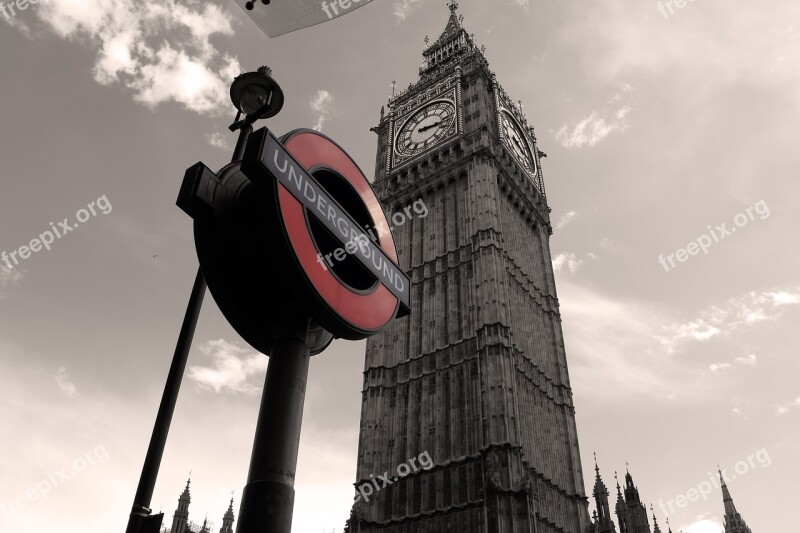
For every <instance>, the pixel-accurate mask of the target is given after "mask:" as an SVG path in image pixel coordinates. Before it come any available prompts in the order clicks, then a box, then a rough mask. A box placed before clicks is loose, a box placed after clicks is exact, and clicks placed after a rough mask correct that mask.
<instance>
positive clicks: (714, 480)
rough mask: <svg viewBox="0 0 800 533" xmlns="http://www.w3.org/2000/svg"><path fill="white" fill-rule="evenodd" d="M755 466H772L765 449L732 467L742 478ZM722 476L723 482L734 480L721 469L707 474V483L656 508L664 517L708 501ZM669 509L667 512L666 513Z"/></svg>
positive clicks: (732, 476) (702, 483) (699, 484)
mask: <svg viewBox="0 0 800 533" xmlns="http://www.w3.org/2000/svg"><path fill="white" fill-rule="evenodd" d="M756 464H758V466H760V467H761V468H767V467H768V466H770V465H771V464H772V458H771V457H770V456H769V452H768V451H767V449H766V448H761V449H760V450H757V451H756V452H754V453H751V454H750V455H748V456H747V460H744V459H743V460H741V461H739V462H737V463H736V464H735V465H733V469H734V470H735V471H736V474H737V475H739V476H743V475H744V474H746V473H747V472H749V471H750V470H751V469H753V468H755V467H756ZM720 475H721V476H722V479H724V480H725V482H726V483H727V482H729V481H733V480H734V479H736V475H733V474H731V475H730V476H728V474H727V470H725V469H722V470H720V471H719V473H718V474H717V473H714V474H712V473H709V474H708V481H701V482H700V483H698V484H697V486H696V487H692V488H691V489H689V490H687V491H686V493H685V494H680V495H678V496H676V497H675V498H672V499H671V500H668V501H666V502H665V501H664V500H659V501H658V508H659V509H661V512H662V513H664V514H665V515H668V514H672V513H674V512H675V507H677V508H678V509H683V508H684V507H686V506H687V505H689V503H691V502H696V501H697V500H699V499H700V498H702V499H703V500H708V495H709V494H711V492H712V491H719V490H720V484H719V476H720ZM667 509H669V512H667Z"/></svg>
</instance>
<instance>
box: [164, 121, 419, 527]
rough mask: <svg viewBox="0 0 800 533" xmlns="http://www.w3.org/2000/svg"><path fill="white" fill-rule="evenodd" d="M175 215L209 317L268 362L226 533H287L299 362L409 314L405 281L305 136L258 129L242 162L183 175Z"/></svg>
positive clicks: (352, 195)
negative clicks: (237, 503)
mask: <svg viewBox="0 0 800 533" xmlns="http://www.w3.org/2000/svg"><path fill="white" fill-rule="evenodd" d="M178 205H179V206H180V207H181V208H182V209H184V211H186V212H187V213H188V214H189V215H190V216H191V217H192V218H193V219H194V226H195V243H196V247H197V253H198V258H199V260H200V265H201V268H202V269H203V273H204V274H205V276H206V279H207V281H208V287H209V290H210V292H211V295H212V296H213V297H214V299H215V300H216V302H217V304H218V305H219V307H220V310H221V311H222V313H223V314H224V315H225V317H226V318H227V319H228V321H229V322H230V324H231V325H232V326H233V327H234V329H236V330H237V332H239V334H240V335H241V336H242V337H243V338H244V339H245V340H246V341H247V342H248V343H249V344H250V345H251V346H253V347H254V348H256V349H257V350H259V351H261V352H263V353H265V354H268V355H269V357H270V362H269V366H268V369H267V377H266V382H265V385H264V393H263V396H262V399H261V407H260V409H259V415H258V422H257V425H256V433H255V438H254V441H253V451H252V455H251V460H250V469H249V473H248V479H247V484H246V486H245V489H244V492H243V495H242V503H241V508H240V511H239V522H238V525H237V529H236V531H237V533H290V531H291V524H292V511H293V507H294V480H295V473H296V469H297V453H298V448H299V445H300V429H301V425H302V419H303V404H304V401H305V390H306V382H307V377H308V367H309V359H310V357H311V356H312V355H314V354H317V353H319V352H321V351H322V350H324V349H325V347H327V346H328V344H329V343H330V342H331V340H332V339H333V337H339V338H345V339H353V340H356V339H363V338H366V337H369V336H371V335H374V334H376V333H378V332H379V331H381V330H382V329H383V328H385V327H386V326H387V325H388V324H389V323H390V322H391V321H392V320H394V319H395V318H396V317H399V316H404V315H406V314H408V313H409V312H410V309H411V296H410V295H411V280H410V279H409V278H408V276H407V275H406V274H405V272H403V271H402V269H401V268H400V267H399V266H398V264H397V251H396V248H395V245H394V239H393V237H392V233H391V231H390V230H389V222H388V220H387V219H386V215H385V213H384V212H383V209H382V208H381V204H380V201H379V200H378V198H377V197H376V196H375V193H374V191H373V190H372V187H371V186H370V184H369V181H368V180H367V178H366V176H364V174H363V172H362V171H361V170H360V169H359V168H358V166H357V165H356V164H355V162H354V161H353V160H352V159H351V158H350V156H349V155H348V154H347V153H346V152H345V151H344V150H343V149H342V148H341V147H339V145H337V144H336V143H335V142H334V141H332V140H331V139H329V138H328V137H326V136H325V135H323V134H321V133H319V132H317V131H314V130H295V131H292V132H290V133H288V134H286V135H284V136H283V137H281V138H280V139H278V138H276V137H275V136H274V135H272V133H270V132H269V131H268V130H267V129H266V128H261V129H260V130H258V131H256V132H254V133H252V134H251V135H250V136H249V138H248V140H247V145H246V147H245V149H244V154H243V157H242V160H241V161H236V162H234V163H231V164H229V165H227V166H226V167H224V168H223V169H221V170H220V171H219V172H217V173H215V172H212V171H211V170H210V169H208V168H207V167H206V166H205V165H203V164H202V163H197V164H195V165H193V166H192V167H190V168H189V169H188V170H187V171H186V175H185V177H184V182H183V185H182V187H181V193H180V195H179V198H178ZM368 227H372V228H378V230H379V231H378V233H377V234H375V233H373V232H368V231H367V228H368ZM343 248H346V249H347V250H348V251H347V254H345V253H344V252H343V251H342V249H343ZM333 250H335V251H336V253H335V256H336V257H337V258H343V259H341V260H338V259H337V262H336V263H335V264H333V263H329V264H327V265H328V266H326V263H325V262H324V261H321V260H320V257H321V256H323V255H325V254H328V255H331V253H332V251H333Z"/></svg>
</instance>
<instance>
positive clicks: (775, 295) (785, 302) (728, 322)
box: [659, 288, 800, 364]
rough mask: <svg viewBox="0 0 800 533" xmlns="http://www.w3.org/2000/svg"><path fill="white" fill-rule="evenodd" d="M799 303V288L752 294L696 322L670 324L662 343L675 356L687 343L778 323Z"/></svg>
mask: <svg viewBox="0 0 800 533" xmlns="http://www.w3.org/2000/svg"><path fill="white" fill-rule="evenodd" d="M798 303H800V288H796V289H791V290H780V291H765V292H761V293H758V292H755V291H751V292H749V293H746V294H745V295H743V296H740V297H738V298H731V299H729V300H728V301H727V302H725V303H724V304H722V305H719V306H711V307H710V308H709V309H707V310H705V311H703V312H701V313H700V316H699V317H698V318H696V319H694V320H691V321H689V322H683V323H681V322H676V323H673V324H670V325H669V326H667V327H665V328H664V333H663V334H662V335H661V336H660V337H659V339H660V342H661V345H662V346H663V347H664V349H665V350H666V351H667V353H675V352H676V351H678V350H679V349H680V348H681V346H682V345H683V344H685V343H687V342H691V341H696V342H705V341H708V340H710V339H712V338H715V337H721V336H726V335H730V334H731V333H733V332H735V331H738V330H740V329H742V328H747V327H750V326H752V325H754V324H756V323H759V322H771V321H775V320H778V319H779V318H780V317H781V316H783V314H784V312H785V311H786V308H787V307H788V306H791V305H797V304H798ZM751 357H755V356H751ZM753 364H755V360H753Z"/></svg>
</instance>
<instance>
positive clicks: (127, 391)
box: [0, 0, 800, 533]
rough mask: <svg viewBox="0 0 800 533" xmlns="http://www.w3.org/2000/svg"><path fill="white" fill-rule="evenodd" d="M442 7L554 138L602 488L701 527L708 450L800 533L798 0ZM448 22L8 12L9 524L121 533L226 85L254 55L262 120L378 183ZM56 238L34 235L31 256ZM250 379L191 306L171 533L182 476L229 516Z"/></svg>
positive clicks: (340, 468)
mask: <svg viewBox="0 0 800 533" xmlns="http://www.w3.org/2000/svg"><path fill="white" fill-rule="evenodd" d="M2 1H3V5H6V4H7V3H8V2H7V0H2ZM678 5H683V7H678ZM670 10H671V11H670ZM459 11H460V12H461V13H462V14H463V15H464V24H465V26H466V27H467V29H468V31H470V32H472V33H474V34H475V39H476V40H477V42H478V43H481V44H483V45H485V46H486V57H487V58H488V60H489V62H490V66H491V68H492V70H493V71H494V72H495V73H496V74H497V77H498V80H499V82H500V84H501V85H503V87H504V88H505V90H506V91H507V92H508V93H509V95H511V97H512V98H514V99H519V100H521V101H522V104H523V105H524V110H525V113H526V114H527V116H528V118H529V121H530V123H531V124H532V125H533V126H534V127H535V128H536V133H537V137H538V142H539V147H540V149H542V150H543V151H544V152H546V153H547V158H546V159H544V161H543V173H544V180H545V186H546V190H547V195H548V201H549V205H550V207H551V208H552V213H551V217H552V221H553V230H554V233H553V236H552V240H551V246H552V250H553V257H554V267H555V269H556V278H557V286H558V296H559V301H560V304H561V311H562V318H563V327H564V335H565V342H566V349H567V356H568V360H569V363H570V374H571V379H572V385H573V390H574V395H575V405H576V410H577V423H578V434H579V442H580V446H581V453H582V461H583V466H584V471H585V474H586V485H587V490H588V491H591V486H592V484H593V477H594V476H593V474H594V472H593V466H594V463H593V461H594V459H593V453H595V452H596V454H597V458H598V464H599V467H600V471H601V473H602V475H603V476H604V480H605V482H606V485H608V486H609V488H611V490H612V494H613V492H614V491H615V489H614V478H613V476H614V471H618V472H620V473H622V472H624V470H625V468H626V463H627V464H629V469H630V472H631V474H632V475H633V477H634V481H635V482H636V484H637V485H638V487H639V489H640V492H641V495H642V497H643V499H644V501H645V502H647V504H648V505H649V504H651V503H652V504H653V505H654V508H655V512H656V515H657V516H658V520H659V523H660V524H661V525H662V527H663V526H664V524H665V519H666V517H667V516H668V517H669V520H670V524H671V527H672V529H673V531H675V532H676V533H677V531H679V530H683V531H684V532H686V533H718V532H719V531H721V526H720V524H721V520H722V518H721V517H722V514H723V507H722V501H721V495H720V493H719V490H718V489H717V488H713V490H710V491H709V490H708V489H707V487H708V484H709V483H710V480H711V479H712V478H714V476H715V475H716V474H715V472H716V468H717V465H720V467H721V468H722V469H724V470H725V471H726V472H727V475H728V479H729V482H728V486H729V488H730V490H731V492H732V494H733V497H734V500H735V502H736V505H737V508H738V509H739V511H740V512H741V513H742V516H743V517H744V519H745V520H746V521H747V523H748V525H749V526H750V527H751V528H752V529H753V530H754V531H756V532H761V533H763V532H774V531H796V530H798V526H800V515H798V514H797V513H792V512H791V510H792V509H794V507H795V505H794V502H795V500H796V491H797V480H798V479H800V460H798V457H797V449H798V447H799V446H800V442H798V441H799V440H800V423H799V422H800V386H798V384H797V381H798V380H797V376H798V374H799V373H800V360H799V359H798V357H797V353H796V351H797V348H796V347H797V346H798V331H799V330H798V328H797V324H798V319H799V318H800V274H798V273H799V272H800V268H798V267H800V246H798V239H797V236H796V234H795V232H796V228H797V227H798V226H800V209H798V207H800V201H798V197H800V185H799V183H800V182H799V181H798V179H797V178H798V175H797V173H798V168H800V151H798V150H797V148H796V147H797V145H798V140H800V139H799V138H798V137H799V136H798V133H797V124H798V123H800V91H798V90H797V87H798V82H799V81H800V63H799V61H800V27H799V26H798V24H800V23H799V22H798V21H800V4H797V3H796V2H791V1H789V0H783V1H776V0H771V1H766V2H759V3H752V2H742V1H732V0H689V1H687V2H686V3H685V4H677V3H675V2H674V1H673V2H670V3H669V6H668V5H667V4H666V3H664V2H662V3H659V2H656V1H652V0H644V1H642V2H635V3H632V2H626V1H623V0H606V1H604V2H577V1H575V0H565V1H562V2H545V1H542V0H511V1H509V0H500V1H491V2H489V1H482V2H481V1H476V0H462V1H461V2H460V9H459ZM447 15H448V11H447V8H446V6H445V2H444V0H441V1H440V0H375V1H373V2H371V3H369V4H368V5H366V6H364V7H362V8H360V9H358V10H355V11H353V12H351V13H349V14H348V15H346V16H343V17H341V18H338V19H336V20H333V21H331V22H327V23H325V24H321V25H319V26H315V27H312V28H308V29H305V30H301V31H297V32H294V33H291V34H288V35H285V36H282V37H278V38H274V39H269V38H267V37H266V36H265V35H264V34H263V33H262V32H261V31H260V30H259V29H258V28H257V27H256V26H255V25H254V24H253V23H252V22H251V21H250V20H249V19H248V18H247V16H246V15H245V14H244V12H243V11H242V10H241V9H240V8H239V7H238V6H237V5H236V4H235V3H234V2H233V1H230V0H229V1H222V0H215V1H209V2H197V1H184V2H175V1H174V0H166V1H164V0H158V1H157V0H142V1H141V2H127V1H123V0H49V1H41V2H39V3H38V4H35V5H29V6H28V7H27V8H26V9H25V10H22V11H18V12H15V14H14V15H13V16H10V17H6V16H4V15H3V14H0V95H2V98H0V125H1V126H0V161H2V163H3V171H2V193H0V252H5V253H7V254H10V253H12V252H15V253H16V255H15V256H14V259H10V262H8V263H7V262H5V260H4V259H3V262H0V365H2V366H0V369H1V371H0V390H2V391H3V395H2V400H0V401H2V404H0V405H2V409H0V428H2V438H0V472H1V473H2V475H0V530H2V531H21V530H25V531H58V532H59V533H73V532H81V533H86V532H97V533H101V532H106V531H120V530H123V528H124V525H125V523H126V521H127V515H128V513H129V511H130V507H131V504H132V500H133V495H134V492H135V487H136V483H137V481H138V476H139V472H140V469H141V465H142V461H143V459H144V454H145V451H146V447H147V442H148V439H149V436H150V432H151V430H152V424H153V420H154V418H155V413H156V410H157V406H158V402H159V399H160V394H161V389H162V387H163V385H164V380H165V378H166V374H167V370H168V367H169V363H170V359H171V357H172V352H173V349H174V346H175V341H176V338H177V333H178V329H179V327H180V323H181V320H182V318H183V313H184V310H185V306H186V301H187V299H188V297H189V293H190V290H191V286H192V282H193V279H194V275H195V272H196V269H197V259H196V254H195V251H194V245H193V240H192V232H191V222H190V219H189V218H188V217H187V216H186V215H185V214H184V213H183V212H182V211H180V209H178V208H177V207H176V206H175V200H176V198H177V193H178V188H179V186H180V183H181V180H182V177H183V173H184V171H185V169H186V168H187V167H189V166H191V165H193V164H194V163H196V162H197V161H203V162H204V163H205V164H206V165H207V166H209V167H210V168H219V167H221V166H222V165H224V164H225V163H226V162H227V161H228V160H229V158H230V154H231V150H232V147H233V144H234V140H235V135H234V134H232V133H230V132H229V131H228V130H227V126H228V125H229V124H230V122H231V121H232V119H233V118H234V110H233V108H232V106H231V103H230V100H229V98H228V88H229V84H230V82H231V81H232V78H233V76H235V75H237V74H239V73H241V72H245V71H248V70H255V68H257V67H258V66H260V65H269V66H270V67H271V68H272V69H273V73H274V77H275V78H276V79H277V80H278V82H279V83H280V84H281V86H282V87H283V89H284V92H285V93H286V105H285V107H284V109H283V111H282V112H281V113H280V114H279V115H278V116H276V117H275V118H273V119H270V120H269V121H268V124H269V127H270V128H272V129H273V130H275V131H277V132H279V133H282V132H286V131H289V130H291V129H294V128H297V127H314V128H317V129H320V130H321V131H323V132H324V133H326V134H327V135H329V136H331V137H332V138H334V139H335V140H337V142H338V143H339V144H340V145H342V146H343V147H344V148H345V149H346V150H347V151H348V152H349V153H350V154H351V155H352V156H353V158H354V159H355V161H357V162H358V163H359V165H360V166H361V167H362V169H363V170H364V171H365V173H366V174H367V175H368V176H369V175H372V173H373V171H374V161H375V150H376V137H375V135H374V133H371V132H370V131H369V128H370V127H372V126H375V125H376V124H377V122H378V118H379V113H380V108H381V106H382V105H385V104H386V102H387V98H388V96H389V95H390V94H391V90H392V88H391V85H392V81H396V82H397V86H398V88H399V89H402V88H405V87H406V86H407V85H408V84H409V83H411V82H413V81H415V80H416V76H417V69H418V67H419V64H420V61H421V52H422V49H423V46H424V42H423V39H424V37H425V36H426V35H429V36H430V37H431V38H432V39H434V38H436V37H437V36H438V35H439V33H440V32H441V31H442V29H443V28H444V26H445V23H446V20H447ZM62 221H63V222H62ZM76 223H77V224H76ZM65 226H66V227H65ZM67 228H69V229H67ZM48 231H50V232H51V233H52V232H54V231H55V232H58V233H57V234H58V235H59V237H58V238H54V239H52V241H53V242H52V243H48V246H49V248H50V249H46V248H42V249H40V250H38V251H33V252H31V251H29V250H20V247H21V246H25V245H28V243H29V242H30V241H31V240H32V239H36V238H38V237H39V236H40V235H43V234H44V233H45V232H48ZM14 261H16V264H15V263H14ZM8 265H11V266H10V267H9V266H8ZM363 357H364V342H345V341H337V342H335V343H334V345H333V346H332V347H331V348H330V349H328V350H327V351H326V352H324V353H323V354H321V355H319V356H316V357H315V358H314V359H313V360H312V363H311V370H310V376H309V388H308V392H307V397H306V404H305V416H304V424H303V433H302V439H301V444H300V455H299V463H298V473H297V483H296V489H297V496H296V504H295V518H294V527H293V531H294V533H331V532H332V531H333V530H334V528H335V529H336V531H340V532H341V530H342V528H343V526H344V521H345V519H346V518H347V516H348V514H349V509H350V505H351V503H352V500H353V488H352V484H353V482H354V481H355V464H356V454H357V442H358V427H359V413H360V390H361V385H362V379H361V376H362V374H361V372H362V370H363ZM266 366H267V358H266V356H264V355H262V354H258V353H255V352H254V351H253V350H252V349H251V348H250V347H248V346H247V345H246V344H245V343H244V342H243V341H242V340H241V339H240V338H239V337H238V336H237V335H236V333H235V332H234V331H233V329H232V328H231V327H230V326H229V325H228V324H227V323H226V322H225V320H224V318H223V317H222V315H221V314H220V312H219V311H218V309H217V307H216V305H215V304H214V301H213V298H211V296H210V295H208V296H207V297H206V300H205V305H204V307H203V311H202V314H201V317H200V321H199V324H198V328H197V333H196V336H195V343H194V346H193V349H192V351H191V354H190V359H189V364H188V369H187V374H186V379H185V381H184V383H183V388H182V391H181V396H180V399H179V402H178V405H177V409H176V412H175V418H174V423H173V426H172V430H171V433H170V437H169V441H168V443H167V449H166V452H165V455H164V462H163V465H162V468H161V473H160V476H159V478H158V484H157V486H156V491H155V494H154V498H153V508H154V510H155V511H156V512H157V511H158V510H159V509H161V510H163V512H164V513H165V514H166V517H165V524H166V525H167V526H169V525H170V524H171V516H172V513H173V511H174V509H175V507H176V504H177V498H178V496H179V494H180V493H181V491H182V490H183V487H184V486H185V483H186V479H187V477H188V476H189V473H190V471H191V478H192V489H191V490H192V492H191V494H192V503H191V507H190V514H191V519H192V520H193V521H195V522H202V521H203V519H204V517H205V516H206V514H207V515H208V519H209V520H210V521H213V522H215V524H216V530H218V529H219V527H220V525H221V521H222V515H223V513H224V512H225V510H226V509H227V506H228V501H229V499H230V497H231V493H232V491H233V497H234V499H235V502H236V503H235V506H234V509H235V510H236V511H237V512H238V502H239V496H240V494H241V490H242V487H243V486H244V482H245V479H246V473H247V466H248V463H249V457H250V451H251V445H252V437H253V431H254V427H255V421H256V415H257V410H258V403H259V397H260V390H261V386H262V383H263V378H264V372H265V370H266ZM701 492H702V493H703V495H702V496H701V497H698V496H697V495H698V493H701ZM612 501H613V499H612Z"/></svg>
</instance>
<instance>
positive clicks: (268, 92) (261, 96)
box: [228, 67, 283, 161]
mask: <svg viewBox="0 0 800 533" xmlns="http://www.w3.org/2000/svg"><path fill="white" fill-rule="evenodd" d="M270 74H272V69H270V68H269V67H259V68H258V69H257V70H256V71H255V72H247V73H245V74H242V75H240V76H237V77H236V78H235V79H234V80H233V84H231V102H233V105H234V107H235V108H236V109H237V111H238V113H237V114H236V118H235V119H234V122H233V124H231V125H230V126H228V129H230V130H231V131H236V130H239V140H238V141H237V142H236V148H235V149H234V151H233V161H238V160H240V159H241V158H242V155H244V147H245V143H246V141H247V137H249V136H250V134H251V133H253V123H254V122H255V121H256V120H260V119H262V118H270V117H274V116H275V115H277V114H278V113H279V112H280V110H281V109H282V108H283V89H281V86H280V85H278V82H276V81H275V80H274V79H272V76H270ZM242 114H244V115H245V118H244V120H239V119H240V118H241V116H242Z"/></svg>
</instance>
